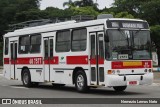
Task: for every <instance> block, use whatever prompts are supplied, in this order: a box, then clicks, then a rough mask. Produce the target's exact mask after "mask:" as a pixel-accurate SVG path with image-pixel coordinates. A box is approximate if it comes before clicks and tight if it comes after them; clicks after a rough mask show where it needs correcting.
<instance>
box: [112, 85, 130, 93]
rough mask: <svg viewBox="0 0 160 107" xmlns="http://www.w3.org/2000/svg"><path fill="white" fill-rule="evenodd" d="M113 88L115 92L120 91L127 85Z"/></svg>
mask: <svg viewBox="0 0 160 107" xmlns="http://www.w3.org/2000/svg"><path fill="white" fill-rule="evenodd" d="M113 88H114V90H115V91H117V92H122V91H124V90H125V89H126V88H127V86H115V87H113Z"/></svg>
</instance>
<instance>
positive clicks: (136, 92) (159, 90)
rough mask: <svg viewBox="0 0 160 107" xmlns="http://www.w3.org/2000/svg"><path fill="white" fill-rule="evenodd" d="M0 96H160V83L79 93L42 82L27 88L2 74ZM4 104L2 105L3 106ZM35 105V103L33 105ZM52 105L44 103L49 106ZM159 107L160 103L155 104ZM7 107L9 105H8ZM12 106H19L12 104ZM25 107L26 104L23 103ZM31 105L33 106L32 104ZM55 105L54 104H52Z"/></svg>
mask: <svg viewBox="0 0 160 107" xmlns="http://www.w3.org/2000/svg"><path fill="white" fill-rule="evenodd" d="M0 98H160V83H153V84H152V85H150V86H129V87H128V88H127V89H126V91H125V92H121V93H117V92H115V91H114V90H113V89H112V88H99V89H91V90H90V91H89V92H88V93H78V92H77V91H76V90H75V88H74V86H65V87H60V88H54V87H53V86H52V85H51V84H41V85H40V86H38V87H34V88H26V87H23V86H22V83H21V81H13V80H12V81H11V80H7V79H5V78H4V77H3V76H2V74H0ZM126 105H127V106H130V107H135V106H141V107H151V105H146V104H143V105H128V104H125V106H126ZM2 106H4V105H0V107H2ZM32 106H33V105H32ZM48 106H51V105H43V107H48ZM54 106H56V107H63V106H64V107H108V106H118V107H124V105H122V104H117V105H113V104H112V105H110V104H105V105H99V104H98V105H92V104H89V105H77V104H76V105H73V104H72V105H57V104H56V105H54ZM154 106H157V107H159V105H154ZM6 107H8V106H7V105H6ZM12 107H17V106H16V105H12ZM21 107H25V105H21ZM30 107H31V106H30ZM34 107H42V105H34ZM52 107H53V105H52Z"/></svg>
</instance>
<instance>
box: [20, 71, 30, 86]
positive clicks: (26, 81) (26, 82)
mask: <svg viewBox="0 0 160 107" xmlns="http://www.w3.org/2000/svg"><path fill="white" fill-rule="evenodd" d="M22 83H23V85H24V86H25V87H31V86H32V82H31V75H30V72H29V70H28V69H24V70H23V71H22Z"/></svg>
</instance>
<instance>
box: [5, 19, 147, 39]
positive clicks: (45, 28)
mask: <svg viewBox="0 0 160 107" xmlns="http://www.w3.org/2000/svg"><path fill="white" fill-rule="evenodd" d="M107 20H125V21H141V22H146V21H144V20H140V19H127V18H108V19H97V20H90V21H84V22H76V21H75V20H72V21H66V22H60V23H51V24H47V25H41V26H36V27H28V28H23V29H18V30H15V31H13V32H8V33H7V34H5V35H4V37H12V36H20V35H27V34H36V33H45V32H51V31H57V30H63V29H70V28H78V27H87V26H94V25H104V24H105V23H106V21H107Z"/></svg>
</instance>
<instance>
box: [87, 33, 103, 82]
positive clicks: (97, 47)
mask: <svg viewBox="0 0 160 107" xmlns="http://www.w3.org/2000/svg"><path fill="white" fill-rule="evenodd" d="M89 57H90V70H91V73H90V75H91V85H104V79H105V77H104V76H105V74H104V33H103V32H95V33H90V56H89Z"/></svg>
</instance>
